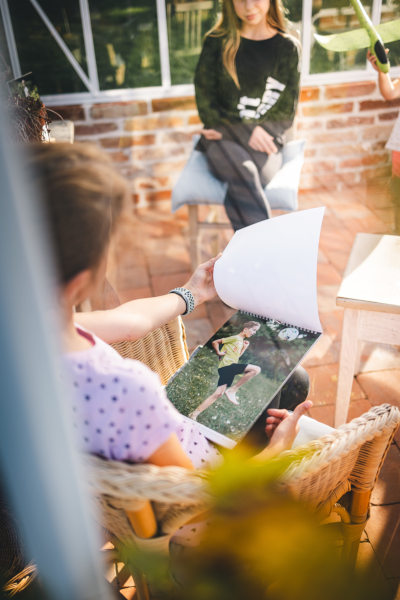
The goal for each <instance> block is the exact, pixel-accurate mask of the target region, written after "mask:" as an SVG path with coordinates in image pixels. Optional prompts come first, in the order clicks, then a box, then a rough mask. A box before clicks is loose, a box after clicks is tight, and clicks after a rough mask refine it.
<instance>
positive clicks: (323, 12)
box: [310, 0, 372, 73]
mask: <svg viewBox="0 0 400 600" xmlns="http://www.w3.org/2000/svg"><path fill="white" fill-rule="evenodd" d="M371 4H372V0H363V6H364V8H365V10H366V11H367V13H368V14H369V15H370V16H371ZM312 12H313V14H312V25H313V27H312V30H313V32H315V33H319V34H321V35H322V34H330V33H340V32H342V31H348V30H349V29H357V28H359V27H360V23H359V21H358V19H357V16H356V14H355V12H354V9H353V7H351V6H350V5H349V2H348V0H313V11H312ZM310 42H311V60H310V73H328V72H331V71H351V70H355V69H357V70H359V69H365V68H366V50H365V49H363V50H352V51H349V52H332V51H328V50H325V48H322V46H320V45H319V44H317V42H316V41H315V40H314V39H311V41H310Z"/></svg>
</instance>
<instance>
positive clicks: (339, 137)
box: [306, 130, 354, 144]
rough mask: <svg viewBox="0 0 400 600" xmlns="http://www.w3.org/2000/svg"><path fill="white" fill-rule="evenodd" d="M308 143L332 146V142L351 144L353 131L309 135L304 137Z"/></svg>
mask: <svg viewBox="0 0 400 600" xmlns="http://www.w3.org/2000/svg"><path fill="white" fill-rule="evenodd" d="M306 137H307V140H308V141H309V142H310V143H315V144H332V143H334V142H352V141H354V132H353V131H350V130H348V131H340V132H339V131H329V132H326V133H324V132H322V133H316V134H314V135H312V134H309V135H307V136H306Z"/></svg>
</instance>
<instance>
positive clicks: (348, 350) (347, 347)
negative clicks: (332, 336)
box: [335, 308, 359, 427]
mask: <svg viewBox="0 0 400 600" xmlns="http://www.w3.org/2000/svg"><path fill="white" fill-rule="evenodd" d="M358 320H359V311H358V310H354V309H349V308H346V309H345V310H344V316H343V329H342V343H341V348H340V359H339V374H338V385H337V395H336V408H335V427H338V426H339V425H342V424H343V423H345V422H346V419H347V412H348V409H349V403H350V395H351V388H352V385H353V377H354V371H355V365H356V360H357V348H358Z"/></svg>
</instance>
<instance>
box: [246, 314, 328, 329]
mask: <svg viewBox="0 0 400 600" xmlns="http://www.w3.org/2000/svg"><path fill="white" fill-rule="evenodd" d="M239 312H240V313H242V314H243V315H249V316H250V317H256V319H262V320H263V321H266V320H270V321H277V322H278V323H281V324H282V325H285V327H294V328H295V329H298V330H299V331H305V332H306V333H313V334H314V335H319V334H321V332H320V331H314V329H307V328H306V327H300V326H299V325H293V324H292V323H287V322H286V321H278V319H273V318H272V317H263V316H262V315H256V313H251V312H247V311H246V310H239Z"/></svg>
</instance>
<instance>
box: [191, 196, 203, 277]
mask: <svg viewBox="0 0 400 600" xmlns="http://www.w3.org/2000/svg"><path fill="white" fill-rule="evenodd" d="M188 208H189V254H190V262H191V264H192V270H193V271H194V270H195V268H196V267H197V265H198V264H200V248H199V222H198V220H199V217H198V207H197V205H189V206H188Z"/></svg>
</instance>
